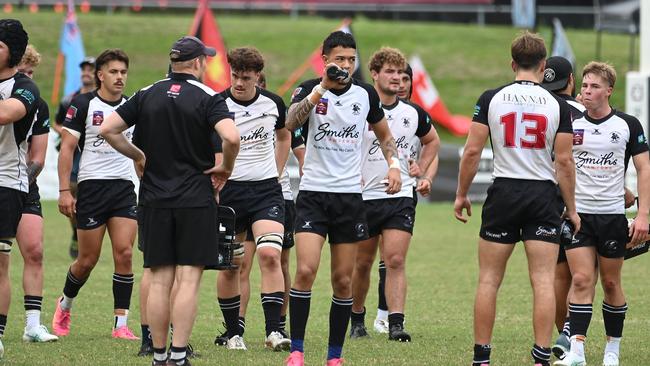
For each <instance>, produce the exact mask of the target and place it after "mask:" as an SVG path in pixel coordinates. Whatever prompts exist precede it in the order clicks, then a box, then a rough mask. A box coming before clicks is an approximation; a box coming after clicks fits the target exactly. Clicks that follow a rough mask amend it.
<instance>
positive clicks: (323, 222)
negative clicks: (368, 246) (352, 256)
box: [294, 191, 368, 244]
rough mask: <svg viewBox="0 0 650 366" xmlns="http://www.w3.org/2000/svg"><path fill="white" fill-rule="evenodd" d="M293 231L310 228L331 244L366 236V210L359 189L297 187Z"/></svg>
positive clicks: (347, 241) (357, 239) (356, 239)
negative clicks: (332, 189)
mask: <svg viewBox="0 0 650 366" xmlns="http://www.w3.org/2000/svg"><path fill="white" fill-rule="evenodd" d="M295 223H296V224H295V228H294V229H295V232H296V233H301V232H309V233H315V234H318V235H320V236H322V237H324V238H327V236H328V235H329V242H330V244H340V243H355V242H358V241H361V240H366V239H368V224H367V221H366V210H365V206H364V204H363V198H362V197H361V194H360V193H328V192H314V191H300V192H299V193H298V198H297V199H296V221H295Z"/></svg>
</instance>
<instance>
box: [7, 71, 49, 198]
mask: <svg viewBox="0 0 650 366" xmlns="http://www.w3.org/2000/svg"><path fill="white" fill-rule="evenodd" d="M9 98H14V99H16V100H18V101H19V102H21V103H22V104H23V106H25V111H26V113H25V115H24V116H23V117H22V118H21V119H20V120H18V121H15V122H14V123H9V124H6V125H1V126H0V187H5V188H10V189H15V190H18V191H21V192H28V191H29V182H28V180H27V162H26V156H27V139H28V138H29V136H30V134H31V130H32V125H33V123H34V120H35V117H36V113H37V111H38V106H39V102H38V101H39V99H40V93H39V90H38V87H37V86H36V84H34V82H33V81H32V79H30V78H29V77H27V76H25V75H24V74H22V73H17V74H15V75H14V76H12V77H10V78H8V79H4V80H0V99H1V100H7V99H9Z"/></svg>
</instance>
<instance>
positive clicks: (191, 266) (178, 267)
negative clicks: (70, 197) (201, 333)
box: [101, 37, 239, 365]
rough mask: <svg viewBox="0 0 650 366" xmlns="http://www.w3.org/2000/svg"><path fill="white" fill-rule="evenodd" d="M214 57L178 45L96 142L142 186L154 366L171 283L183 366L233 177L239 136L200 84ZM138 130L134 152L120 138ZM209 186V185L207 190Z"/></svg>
mask: <svg viewBox="0 0 650 366" xmlns="http://www.w3.org/2000/svg"><path fill="white" fill-rule="evenodd" d="M214 55H215V50H214V49H213V48H210V47H205V45H204V44H203V42H201V41H200V40H199V39H198V38H196V37H183V38H181V39H179V40H178V41H177V42H176V43H174V45H173V46H172V49H171V52H170V59H171V68H172V73H171V74H170V75H169V78H167V79H163V80H160V81H158V82H156V83H154V84H152V85H150V86H148V87H145V88H143V89H141V90H140V91H138V92H137V93H135V95H133V96H132V97H131V98H130V99H129V100H128V101H127V102H126V103H125V104H124V105H122V106H121V107H120V108H118V109H117V110H116V113H113V114H111V115H110V116H109V117H108V118H107V119H106V121H105V122H104V123H103V125H102V128H101V134H102V136H104V137H105V138H106V141H108V143H109V144H111V145H112V146H113V147H114V148H115V149H116V150H117V151H119V152H121V153H122V154H124V155H126V156H128V157H130V158H131V159H133V160H134V161H135V164H136V170H137V173H138V175H139V176H141V178H142V182H141V185H140V206H141V207H142V210H143V212H142V213H141V218H142V221H141V222H140V224H141V225H142V236H143V238H142V239H143V240H142V243H143V246H144V267H145V268H150V269H151V273H152V278H151V288H150V290H149V300H148V305H147V312H148V317H149V320H150V322H149V327H150V329H151V335H152V338H153V345H154V365H156V364H160V365H164V364H165V362H166V360H167V353H166V350H165V345H166V344H167V331H168V329H169V328H168V327H169V320H170V309H169V305H170V301H169V295H170V291H171V288H172V284H173V282H174V277H176V279H177V282H178V294H177V296H175V299H174V305H173V313H172V314H171V320H172V322H173V324H174V338H173V340H172V348H171V355H170V360H171V361H172V362H175V364H178V365H185V364H188V361H187V360H186V358H185V356H186V353H185V351H186V346H187V340H188V339H189V336H190V333H191V331H192V325H193V323H194V318H195V317H196V303H197V295H198V289H199V282H200V279H201V274H202V272H203V268H204V267H205V266H214V265H216V264H217V263H218V253H217V241H216V240H217V228H216V215H217V209H216V203H215V200H214V190H213V185H214V187H216V188H217V189H220V188H221V186H223V184H224V183H225V181H226V180H227V179H228V177H229V176H230V173H231V172H232V169H233V166H234V162H235V157H236V156H237V153H238V151H239V133H238V132H237V128H236V127H235V124H234V121H233V120H232V119H231V118H230V115H229V112H228V107H227V105H226V103H225V101H224V99H223V98H222V97H220V96H219V94H217V93H216V92H215V91H214V90H212V89H210V88H209V87H207V86H205V85H204V84H202V83H201V82H200V81H199V80H200V79H201V77H202V76H203V74H204V73H205V70H206V65H207V64H206V56H214ZM135 124H137V130H138V145H139V147H140V148H141V149H142V150H140V149H139V148H138V147H136V146H135V145H133V144H132V143H130V142H128V141H127V140H126V139H125V138H124V137H123V135H122V131H124V130H125V129H127V128H128V127H129V126H133V125H135ZM213 129H214V130H216V131H217V133H218V134H219V136H220V137H221V139H222V141H223V156H224V158H223V162H222V164H221V165H219V166H214V165H215V160H214V153H213V148H212V145H211V141H210V135H211V131H212V130H213ZM211 178H212V182H211Z"/></svg>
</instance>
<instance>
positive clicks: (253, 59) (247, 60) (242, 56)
mask: <svg viewBox="0 0 650 366" xmlns="http://www.w3.org/2000/svg"><path fill="white" fill-rule="evenodd" d="M228 64H230V68H231V69H232V70H233V71H255V72H261V71H262V70H263V69H264V57H262V54H261V53H260V51H258V50H257V48H255V47H239V48H235V49H232V50H230V52H228Z"/></svg>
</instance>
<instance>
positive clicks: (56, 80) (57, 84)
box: [50, 51, 65, 105]
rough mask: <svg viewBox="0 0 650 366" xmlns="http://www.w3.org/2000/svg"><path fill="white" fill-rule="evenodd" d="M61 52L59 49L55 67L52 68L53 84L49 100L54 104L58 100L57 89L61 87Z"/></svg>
mask: <svg viewBox="0 0 650 366" xmlns="http://www.w3.org/2000/svg"><path fill="white" fill-rule="evenodd" d="M64 61H65V60H64V59H63V54H62V53H61V51H59V55H58V56H57V57H56V68H55V69H54V85H52V96H51V97H50V102H51V103H52V105H56V104H57V103H58V102H59V90H60V88H61V74H62V73H63V62H64Z"/></svg>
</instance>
